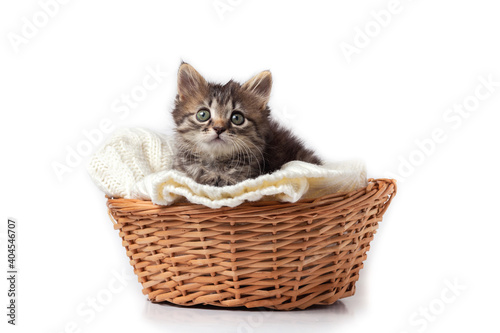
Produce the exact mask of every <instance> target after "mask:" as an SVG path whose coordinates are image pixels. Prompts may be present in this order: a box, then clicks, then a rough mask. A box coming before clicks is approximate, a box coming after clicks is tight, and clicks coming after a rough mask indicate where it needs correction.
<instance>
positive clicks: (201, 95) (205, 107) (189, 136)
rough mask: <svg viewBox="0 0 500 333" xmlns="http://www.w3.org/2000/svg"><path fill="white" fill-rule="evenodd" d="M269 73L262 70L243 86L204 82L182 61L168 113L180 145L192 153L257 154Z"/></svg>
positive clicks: (261, 142)
mask: <svg viewBox="0 0 500 333" xmlns="http://www.w3.org/2000/svg"><path fill="white" fill-rule="evenodd" d="M271 85H272V79H271V73H270V72H267V71H266V72H262V73H260V74H258V75H256V76H255V77H253V78H252V79H250V80H249V81H247V82H246V83H244V84H243V85H240V84H239V83H236V82H234V81H229V82H228V83H226V84H225V85H220V84H211V83H207V82H206V81H205V79H204V78H203V77H202V76H201V75H200V74H199V73H198V72H196V70H195V69H194V68H193V67H191V66H190V65H188V64H185V63H184V64H182V65H181V67H180V68H179V74H178V95H177V99H176V106H175V109H174V110H173V112H172V114H173V117H174V120H175V123H176V125H177V133H178V135H179V136H180V137H181V138H182V144H183V145H185V146H186V147H183V148H185V149H189V150H191V151H192V152H195V153H200V154H207V155H211V156H213V157H218V156H227V155H237V154H253V155H255V156H254V157H255V158H259V159H260V158H261V156H256V155H257V154H261V153H262V150H263V146H264V143H265V135H266V134H267V131H268V126H269V122H268V116H269V109H268V108H267V102H268V99H269V94H270V90H271Z"/></svg>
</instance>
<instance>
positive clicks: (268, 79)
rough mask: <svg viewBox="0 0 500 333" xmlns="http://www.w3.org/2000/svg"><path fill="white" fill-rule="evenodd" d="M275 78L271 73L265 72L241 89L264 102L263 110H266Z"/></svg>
mask: <svg viewBox="0 0 500 333" xmlns="http://www.w3.org/2000/svg"><path fill="white" fill-rule="evenodd" d="M272 85H273V78H272V76H271V72H270V71H263V72H260V73H259V74H257V75H255V76H254V77H253V78H251V79H250V80H248V81H247V82H245V83H244V84H243V85H242V86H241V87H242V88H243V89H244V90H247V91H249V92H251V93H253V94H255V95H257V97H259V98H260V99H261V101H262V108H265V107H266V105H267V102H269V97H270V95H271V87H272Z"/></svg>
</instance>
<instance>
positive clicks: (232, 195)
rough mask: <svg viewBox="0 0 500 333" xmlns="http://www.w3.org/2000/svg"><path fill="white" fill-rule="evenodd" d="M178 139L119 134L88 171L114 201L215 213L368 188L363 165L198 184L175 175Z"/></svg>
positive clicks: (305, 167)
mask: <svg viewBox="0 0 500 333" xmlns="http://www.w3.org/2000/svg"><path fill="white" fill-rule="evenodd" d="M172 142H173V141H172V138H171V137H167V136H164V135H160V134H157V133H154V132H152V131H149V130H146V129H139V128H130V129H121V130H118V131H116V132H115V133H114V134H113V135H112V136H111V138H110V139H109V140H108V141H107V142H106V143H105V144H104V146H103V147H101V148H100V149H99V150H98V151H97V153H96V154H95V155H94V156H93V157H92V158H91V160H90V163H89V165H88V172H89V174H90V176H91V178H92V180H93V181H94V183H95V184H96V185H97V186H98V187H99V188H100V189H101V190H102V191H103V192H104V193H106V195H108V196H109V197H114V198H125V199H141V200H151V201H152V202H153V203H155V204H159V205H170V204H172V203H174V202H178V201H186V200H188V201H190V202H192V203H197V204H202V205H205V206H207V207H210V208H220V207H223V206H228V207H235V206H237V205H239V204H241V203H243V202H245V201H257V200H260V199H266V200H279V201H285V202H296V201H297V200H299V199H301V198H316V197H320V196H323V195H327V194H332V193H336V192H345V191H352V190H356V189H359V188H361V187H364V186H366V184H367V180H366V169H365V166H364V164H363V163H362V162H359V161H349V162H342V163H329V164H326V165H321V166H319V165H314V164H309V163H305V162H301V161H292V162H289V163H287V164H285V165H283V167H282V168H281V169H280V170H277V171H275V172H273V173H271V174H266V175H261V176H259V177H257V178H254V179H247V180H245V181H243V182H240V183H238V184H235V185H231V186H224V187H216V186H211V185H203V184H198V183H196V182H195V181H194V180H193V179H191V178H190V177H188V176H187V175H186V174H184V173H182V172H179V171H176V170H172V169H171V167H172V160H173V157H174V145H173V144H172Z"/></svg>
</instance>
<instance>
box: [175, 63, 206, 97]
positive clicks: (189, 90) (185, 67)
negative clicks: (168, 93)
mask: <svg viewBox="0 0 500 333" xmlns="http://www.w3.org/2000/svg"><path fill="white" fill-rule="evenodd" d="M207 87H208V83H207V81H205V79H204V78H203V76H201V75H200V73H198V72H197V71H196V69H194V68H193V66H191V65H190V64H188V63H185V62H183V63H182V64H181V66H180V67H179V72H178V73H177V91H178V94H179V99H180V100H183V99H184V98H186V97H187V96H190V95H197V94H199V93H203V92H204V91H205V90H206V88H207Z"/></svg>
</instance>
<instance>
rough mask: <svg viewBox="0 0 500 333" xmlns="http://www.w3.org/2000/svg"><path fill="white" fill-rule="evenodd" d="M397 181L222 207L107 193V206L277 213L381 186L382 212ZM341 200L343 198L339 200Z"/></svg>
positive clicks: (381, 180) (370, 182)
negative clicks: (165, 202)
mask: <svg viewBox="0 0 500 333" xmlns="http://www.w3.org/2000/svg"><path fill="white" fill-rule="evenodd" d="M396 183H397V181H396V180H395V179H391V178H369V179H368V180H367V185H366V186H364V187H362V188H359V189H355V190H352V191H342V192H337V193H332V194H327V195H323V196H320V197H317V198H307V199H300V200H297V201H295V202H282V201H277V200H258V201H246V202H243V203H241V204H240V205H238V206H235V207H220V208H210V207H208V206H205V205H202V204H195V203H191V202H178V203H173V204H171V205H158V204H155V203H153V202H152V201H151V200H141V199H125V198H121V197H110V196H108V195H106V196H105V197H106V199H107V204H106V205H107V206H108V209H112V208H114V209H123V208H125V207H129V208H130V207H131V206H136V207H137V209H138V210H154V209H169V210H179V213H182V212H184V213H185V212H186V209H188V208H189V209H190V210H192V211H193V213H194V211H198V212H200V213H201V212H212V213H213V212H221V213H222V212H224V211H229V210H230V211H233V212H234V211H235V210H242V211H243V210H251V209H252V208H254V209H255V208H258V209H259V211H260V212H262V209H263V208H266V207H267V208H268V209H269V210H271V211H273V212H274V213H276V209H277V208H278V207H277V206H279V208H282V209H287V208H291V207H294V208H297V207H300V208H301V209H303V208H304V207H306V206H308V205H313V206H316V205H317V204H320V203H321V202H324V201H330V200H334V199H336V198H344V199H347V198H351V197H354V196H356V195H359V194H360V193H363V192H364V193H368V192H370V191H372V190H373V189H374V188H375V187H378V188H379V189H380V188H385V190H384V191H383V193H380V196H386V195H388V196H389V199H388V200H387V205H385V207H384V210H383V211H381V214H383V213H385V211H386V209H387V207H388V206H389V204H390V202H391V201H392V199H393V198H394V196H395V195H396V193H397V184H396ZM339 201H341V200H339Z"/></svg>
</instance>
